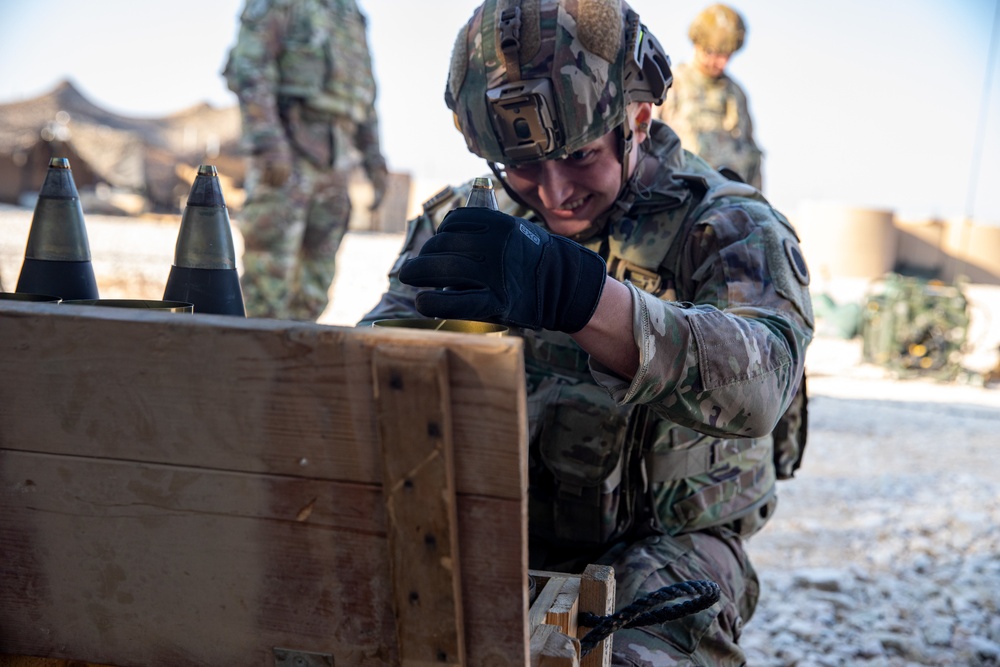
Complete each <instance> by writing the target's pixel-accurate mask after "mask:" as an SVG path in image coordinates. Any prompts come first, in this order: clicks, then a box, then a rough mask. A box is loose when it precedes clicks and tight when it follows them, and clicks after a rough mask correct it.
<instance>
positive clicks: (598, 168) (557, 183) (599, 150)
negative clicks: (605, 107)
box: [507, 104, 652, 236]
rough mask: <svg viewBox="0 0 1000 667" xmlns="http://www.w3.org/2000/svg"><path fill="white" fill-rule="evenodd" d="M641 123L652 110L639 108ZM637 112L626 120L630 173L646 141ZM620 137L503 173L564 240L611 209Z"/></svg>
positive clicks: (617, 183)
mask: <svg viewBox="0 0 1000 667" xmlns="http://www.w3.org/2000/svg"><path fill="white" fill-rule="evenodd" d="M642 106H643V107H645V109H644V111H642V112H640V116H641V117H640V118H639V121H641V122H645V123H648V122H649V115H650V114H651V113H652V112H651V110H650V109H651V107H650V105H648V104H644V105H642ZM639 121H637V119H636V113H635V110H630V113H629V115H628V120H627V122H629V123H630V124H631V125H632V131H633V133H634V140H633V144H632V152H631V153H630V154H629V155H628V156H626V159H628V160H629V169H628V173H629V174H631V173H632V170H633V169H634V168H635V162H636V159H637V158H636V156H637V146H638V145H639V144H640V143H642V141H644V140H645V138H646V134H647V132H646V130H645V129H642V128H641V127H639V126H638V122H639ZM619 153H620V150H619V147H618V137H617V135H616V133H615V132H614V131H611V132H608V133H607V134H605V135H604V136H603V137H601V138H600V139H598V140H596V141H592V142H591V143H589V144H587V145H586V146H584V147H583V148H581V149H580V150H578V151H576V152H575V153H572V154H571V155H569V156H567V157H565V158H563V159H561V160H541V161H539V162H533V163H530V164H526V165H522V166H519V167H507V183H508V184H509V185H510V186H511V187H512V188H513V189H514V191H515V192H517V194H518V195H519V196H520V197H521V198H522V199H523V200H524V202H525V203H526V204H528V205H529V206H531V208H533V209H535V210H536V211H538V212H539V213H540V214H541V215H542V217H544V218H545V224H546V226H547V227H548V228H549V229H550V230H551V231H552V232H554V233H556V234H560V235H562V236H574V235H576V234H578V233H580V232H583V231H585V230H587V229H588V228H589V227H590V225H591V223H592V221H593V220H594V219H595V218H597V217H598V216H599V215H601V214H602V213H604V212H605V211H607V210H608V209H610V208H611V205H612V204H614V202H615V199H617V198H618V193H619V192H620V191H621V186H622V167H621V162H620V159H619Z"/></svg>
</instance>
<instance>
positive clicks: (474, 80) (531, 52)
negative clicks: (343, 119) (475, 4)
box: [445, 0, 672, 181]
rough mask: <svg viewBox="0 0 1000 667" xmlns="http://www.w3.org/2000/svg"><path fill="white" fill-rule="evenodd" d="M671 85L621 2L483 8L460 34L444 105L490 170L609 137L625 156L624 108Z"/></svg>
mask: <svg viewBox="0 0 1000 667" xmlns="http://www.w3.org/2000/svg"><path fill="white" fill-rule="evenodd" d="M671 81H672V75H671V73H670V59H669V58H668V57H667V55H666V54H665V53H664V51H663V49H662V48H661V47H660V44H659V43H658V42H657V41H656V38H655V37H653V35H652V34H650V33H649V32H648V30H647V29H646V27H645V26H644V25H642V24H641V23H640V22H639V15H638V14H637V13H636V12H634V11H633V10H632V9H631V8H630V7H629V6H628V5H627V4H626V3H625V2H624V1H623V0H575V1H574V2H567V1H566V0H486V1H485V2H484V3H483V4H482V5H481V6H480V7H479V8H478V9H477V10H476V11H475V13H474V14H473V16H472V18H471V19H469V21H468V23H466V25H465V26H463V28H462V29H461V30H460V31H459V34H458V37H457V39H456V41H455V47H454V51H453V53H452V62H451V69H450V71H449V74H448V85H447V89H446V92H445V102H446V103H447V105H448V108H449V109H451V110H452V112H454V114H455V123H456V125H457V126H458V128H459V129H460V130H461V132H462V134H463V135H464V136H465V140H466V143H467V144H468V147H469V150H470V151H471V152H473V153H475V154H476V155H478V156H480V157H482V158H485V159H486V160H487V161H488V162H489V163H490V166H491V167H492V168H494V171H495V172H498V170H497V169H496V168H495V165H496V164H497V163H500V164H507V165H516V164H523V163H526V162H534V161H537V160H542V159H557V158H561V157H565V156H567V155H569V154H571V153H573V152H575V151H578V150H580V149H581V148H582V147H584V146H586V145H587V144H589V143H591V142H592V141H595V140H597V139H599V138H601V137H602V136H604V135H605V134H607V133H608V132H610V131H611V130H618V131H619V132H621V134H622V138H623V139H624V141H622V142H620V145H621V146H622V151H623V155H624V154H626V153H627V151H628V150H629V149H630V142H631V133H630V131H629V129H628V124H627V123H625V118H626V107H627V105H628V104H629V103H630V102H651V103H653V104H659V103H660V102H662V101H663V99H664V98H665V97H666V94H667V89H668V88H669V87H670V83H671ZM623 162H624V160H623ZM498 173H499V172H498ZM623 181H624V179H623Z"/></svg>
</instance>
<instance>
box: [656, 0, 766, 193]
mask: <svg viewBox="0 0 1000 667" xmlns="http://www.w3.org/2000/svg"><path fill="white" fill-rule="evenodd" d="M745 35H746V27H745V25H744V23H743V18H742V17H741V16H740V15H739V14H738V13H737V12H736V11H735V10H734V9H732V8H731V7H728V6H726V5H722V4H716V5H712V6H710V7H708V8H707V9H705V10H704V11H702V12H701V13H700V14H698V16H697V17H696V18H695V20H694V21H693V22H692V23H691V27H690V28H689V29H688V37H690V38H691V42H692V43H693V44H694V62H693V63H691V64H688V63H681V64H679V65H677V66H676V67H675V68H674V86H673V90H671V91H670V94H669V95H668V96H667V99H666V101H665V102H664V103H663V105H662V106H661V107H660V119H661V120H663V122H665V123H667V125H669V126H670V127H671V128H673V130H674V132H676V133H677V135H678V136H679V137H680V138H681V145H682V146H683V147H684V148H686V149H687V150H689V151H691V152H692V153H695V154H696V155H698V156H700V157H701V158H703V159H704V160H705V161H706V162H708V163H709V164H711V165H712V166H713V167H716V168H717V169H722V168H724V167H727V168H729V169H731V170H732V171H733V172H735V174H736V175H737V176H739V177H740V178H741V179H742V180H743V181H744V182H745V183H749V184H750V185H752V186H754V187H755V188H757V189H758V190H762V189H763V179H762V176H761V151H760V149H759V148H757V144H756V143H754V139H753V122H752V120H751V118H750V109H749V108H748V106H747V96H746V93H744V92H743V89H742V88H741V87H740V85H739V84H738V83H736V82H735V81H734V80H733V79H731V78H730V77H729V76H728V75H727V74H726V72H725V69H726V65H727V64H729V59H730V58H732V56H733V54H734V53H736V52H737V51H739V50H740V48H741V47H742V46H743V39H744V37H745Z"/></svg>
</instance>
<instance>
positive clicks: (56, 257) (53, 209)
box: [15, 157, 98, 299]
mask: <svg viewBox="0 0 1000 667" xmlns="http://www.w3.org/2000/svg"><path fill="white" fill-rule="evenodd" d="M15 290H16V291H17V292H22V293H32V294H51V295H53V296H58V297H61V298H63V299H96V298H98V294H97V280H96V279H95V278H94V267H93V265H92V264H91V261H90V243H89V241H88V240H87V228H86V226H85V225H84V221H83V207H82V206H81V205H80V193H79V192H77V189H76V183H74V182H73V172H72V171H71V170H70V167H69V160H67V159H66V158H62V157H54V158H52V159H51V160H49V170H48V173H46V175H45V182H44V183H43V184H42V189H41V190H40V191H39V193H38V202H37V203H36V204H35V212H34V215H33V216H32V218H31V230H30V231H29V232H28V245H27V248H26V249H25V252H24V264H23V265H22V266H21V274H20V276H19V277H18V280H17V287H16V288H15Z"/></svg>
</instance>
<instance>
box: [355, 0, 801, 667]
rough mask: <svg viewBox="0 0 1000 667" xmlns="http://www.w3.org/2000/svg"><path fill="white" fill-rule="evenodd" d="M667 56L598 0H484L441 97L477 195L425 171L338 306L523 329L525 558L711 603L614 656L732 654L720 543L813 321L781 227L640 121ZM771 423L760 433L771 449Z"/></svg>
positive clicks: (686, 659) (749, 489) (733, 557)
mask: <svg viewBox="0 0 1000 667" xmlns="http://www.w3.org/2000/svg"><path fill="white" fill-rule="evenodd" d="M670 82H671V70H670V61H669V58H668V57H667V56H666V54H665V53H664V51H663V49H662V48H661V46H660V44H659V43H658V42H657V40H656V38H655V37H654V36H653V35H652V34H651V33H650V32H649V30H648V29H647V28H646V27H645V26H644V25H643V24H642V23H641V21H640V20H639V16H638V14H637V13H636V12H635V11H633V10H632V9H631V8H630V7H629V6H628V5H627V4H625V3H624V2H621V1H620V0H486V2H484V3H483V5H482V6H480V7H479V8H478V9H477V10H476V11H475V13H474V14H473V16H472V18H471V19H470V20H469V21H468V23H466V24H465V26H464V27H463V28H462V29H461V31H460V32H459V35H458V38H457V40H456V42H455V47H454V51H453V57H452V63H451V69H450V72H449V75H448V80H447V84H446V93H445V101H446V103H447V105H448V107H449V108H450V109H451V110H452V112H453V113H454V114H455V121H456V124H457V126H458V127H459V129H460V130H461V132H462V135H463V136H464V138H465V141H466V143H467V144H468V147H469V150H471V151H472V152H473V153H475V154H476V155H479V156H480V157H482V158H484V159H485V160H486V163H487V165H488V166H489V168H490V170H491V172H492V178H493V179H495V181H496V182H497V183H499V184H500V186H501V187H502V191H498V192H497V200H498V204H499V208H500V210H499V211H496V210H492V209H490V208H487V207H463V206H462V204H463V202H464V201H465V198H466V196H467V193H468V192H469V189H470V186H469V185H468V184H467V185H464V186H459V187H456V188H446V189H445V190H443V191H442V192H441V193H439V194H438V195H436V196H435V197H434V198H432V199H431V200H429V201H428V202H426V203H425V204H424V213H423V215H421V216H419V217H418V218H416V219H414V220H412V221H411V222H410V227H409V232H408V235H407V239H406V241H405V243H404V246H403V250H402V253H401V255H400V258H399V260H398V261H397V262H396V264H395V266H394V267H393V269H392V270H391V272H390V276H389V278H390V285H389V289H388V291H387V292H386V293H385V294H384V295H383V297H382V299H381V301H380V302H379V304H378V305H377V306H376V307H375V309H374V310H372V311H371V312H370V313H369V314H367V315H366V316H365V318H364V319H363V320H362V322H361V323H360V324H361V325H364V324H368V323H370V322H372V321H374V320H377V319H384V318H409V317H438V318H454V319H471V320H483V321H489V322H494V323H500V324H504V325H506V326H508V327H511V331H512V332H513V333H514V334H516V335H518V336H521V337H522V338H523V341H524V354H525V369H526V384H527V395H528V413H529V422H530V423H529V439H530V449H529V501H528V507H529V533H530V562H531V566H532V567H535V568H541V569H549V570H563V571H582V569H583V567H584V566H585V565H586V564H588V563H594V562H599V563H604V564H608V565H612V566H613V567H614V570H615V575H616V578H617V591H618V599H617V607H618V608H621V607H622V606H624V605H626V604H629V603H631V602H633V601H634V600H636V599H638V598H641V597H643V596H645V595H647V594H649V593H650V592H652V591H656V590H658V589H660V588H662V587H663V586H666V585H669V584H672V583H675V582H679V581H686V580H701V579H710V580H713V581H715V582H717V583H718V584H719V586H720V589H721V599H720V602H719V603H718V604H715V605H713V606H712V607H710V608H709V609H706V610H704V611H702V612H699V613H697V614H694V615H690V616H688V617H686V618H684V619H682V620H678V621H674V622H669V623H652V624H651V625H647V626H645V627H641V628H638V627H637V628H631V629H623V630H619V631H618V632H616V633H615V634H614V636H613V637H614V640H613V655H614V664H622V665H633V666H634V665H673V664H685V665H687V664H713V665H741V664H744V663H745V660H746V659H745V656H744V654H743V652H742V650H741V649H740V647H739V643H738V640H739V636H740V631H741V628H742V626H743V623H744V622H745V621H747V620H749V618H750V616H751V614H752V613H753V609H754V606H755V604H756V600H757V591H758V583H757V577H756V574H755V573H754V570H753V568H752V566H751V565H750V562H749V560H748V558H747V556H746V554H745V552H744V550H743V539H744V538H745V537H747V536H749V535H752V534H753V533H754V532H755V531H757V530H758V529H759V528H760V527H761V526H762V525H763V524H764V522H765V521H766V520H767V519H768V518H769V517H770V515H771V513H772V512H773V510H774V507H775V504H776V496H775V479H776V478H777V477H779V476H788V475H790V474H791V472H792V471H793V470H794V468H795V466H796V465H797V462H798V456H797V454H796V453H795V452H790V451H789V450H788V449H787V448H786V447H785V446H784V445H781V446H779V447H776V446H775V444H774V443H775V438H774V437H773V436H772V431H774V429H775V428H776V425H777V424H782V423H784V416H783V415H786V414H788V413H789V412H793V413H794V410H792V411H789V406H792V405H798V400H799V397H800V393H799V387H800V386H801V384H802V382H801V379H802V376H803V362H804V358H805V350H806V347H807V346H808V344H809V342H810V340H811V338H812V331H813V317H812V311H811V306H810V299H809V292H808V288H807V285H808V282H809V274H808V270H807V268H806V265H805V262H804V261H803V259H802V254H801V252H800V251H799V247H798V243H797V239H796V237H795V233H794V231H793V230H792V228H791V226H790V225H789V223H788V221H787V220H786V219H785V218H784V217H783V216H782V215H781V214H780V213H778V212H777V211H775V210H774V209H773V208H771V206H770V205H769V204H768V203H767V201H766V200H765V199H764V198H763V196H761V194H760V193H759V192H758V191H757V190H755V189H753V188H752V187H750V186H748V185H745V184H742V183H739V182H735V181H730V180H728V179H726V178H725V177H724V176H722V175H721V174H719V173H718V172H716V171H715V170H713V169H712V168H711V167H709V165H708V164H706V163H705V162H704V161H703V160H701V159H700V158H698V157H696V156H694V155H692V154H690V153H687V152H684V151H682V150H681V147H680V142H679V140H678V139H677V136H676V135H675V134H674V133H673V131H672V130H671V129H670V128H669V127H667V126H666V125H664V124H663V123H660V122H659V121H656V120H654V119H653V117H652V116H653V105H654V104H657V103H659V102H660V101H662V100H663V97H664V96H665V95H666V93H667V89H668V88H669V86H670ZM784 441H785V440H784V439H782V442H784Z"/></svg>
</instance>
